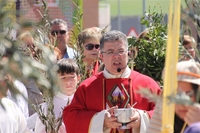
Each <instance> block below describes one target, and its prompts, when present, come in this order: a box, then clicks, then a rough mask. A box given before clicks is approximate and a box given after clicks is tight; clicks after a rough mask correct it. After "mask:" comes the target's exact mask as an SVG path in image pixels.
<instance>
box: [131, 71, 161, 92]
mask: <svg viewBox="0 0 200 133" xmlns="http://www.w3.org/2000/svg"><path fill="white" fill-rule="evenodd" d="M131 78H132V80H133V83H136V84H138V85H140V86H143V87H149V88H157V89H160V87H159V86H158V84H157V83H156V81H155V80H153V79H152V78H151V77H149V76H147V75H144V74H141V73H139V72H136V71H131Z"/></svg>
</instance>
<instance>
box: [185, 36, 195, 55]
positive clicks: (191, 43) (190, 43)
mask: <svg viewBox="0 0 200 133" xmlns="http://www.w3.org/2000/svg"><path fill="white" fill-rule="evenodd" d="M183 46H184V48H185V49H186V50H187V51H188V52H189V53H190V55H191V56H192V57H193V58H195V48H196V41H195V40H194V38H193V37H191V36H189V35H184V36H183Z"/></svg>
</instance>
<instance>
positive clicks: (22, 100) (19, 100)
mask: <svg viewBox="0 0 200 133" xmlns="http://www.w3.org/2000/svg"><path fill="white" fill-rule="evenodd" d="M14 86H15V87H16V88H17V89H18V90H19V92H20V93H21V94H17V95H16V98H15V97H14V96H13V95H12V94H11V93H10V91H9V90H8V92H7V97H8V98H9V99H11V100H12V101H13V102H14V103H15V104H16V105H17V106H18V107H19V109H20V110H21V112H22V113H23V114H24V116H25V118H26V119H27V118H28V117H29V112H28V101H27V100H28V92H27V90H26V87H25V85H24V84H23V83H22V82H20V81H18V80H15V81H14ZM23 96H24V97H23Z"/></svg>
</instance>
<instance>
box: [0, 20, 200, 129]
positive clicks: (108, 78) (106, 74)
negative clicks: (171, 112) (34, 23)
mask: <svg viewBox="0 0 200 133" xmlns="http://www.w3.org/2000/svg"><path fill="white" fill-rule="evenodd" d="M50 25H51V30H50V33H49V42H50V43H49V44H46V46H47V47H51V48H53V50H54V55H55V59H56V61H55V62H56V65H57V66H58V70H57V79H58V86H59V90H57V92H56V93H55V94H54V97H53V104H54V110H53V112H54V114H55V117H56V118H58V117H60V116H62V123H61V126H60V128H59V130H58V132H59V133H87V132H90V133H157V132H158V133H160V132H161V131H162V125H161V123H162V122H161V121H162V119H161V116H162V102H161V101H158V102H156V103H154V102H152V101H149V99H147V98H145V97H142V96H141V95H140V94H139V93H138V90H139V89H140V88H146V89H148V90H149V91H150V92H152V93H154V94H157V95H162V91H163V90H161V89H160V86H159V84H158V83H157V82H156V81H154V80H153V79H152V78H150V77H148V76H146V75H143V74H141V73H140V72H137V71H135V70H131V69H130V68H129V66H128V60H129V55H130V51H129V47H128V46H129V44H128V40H127V36H126V35H125V34H124V33H122V32H121V31H117V30H112V31H107V32H106V33H103V34H102V31H101V29H100V28H98V27H91V28H86V29H84V30H82V31H81V32H80V33H79V34H78V44H77V47H78V49H76V50H75V49H74V48H72V47H71V46H70V45H69V38H70V35H69V31H68V27H67V23H66V22H65V21H64V20H62V19H54V20H52V21H51V23H50ZM146 34H148V32H146V31H145V34H143V33H142V34H141V35H140V36H139V37H138V39H140V38H145V36H146ZM18 38H19V39H20V40H21V41H23V42H24V45H26V47H28V48H29V49H30V53H31V55H30V56H33V57H34V56H35V54H36V53H35V50H33V49H35V46H34V39H33V37H32V36H31V34H30V32H28V31H26V32H24V33H22V34H21V35H20V36H19V37H18ZM183 46H184V47H185V49H186V50H187V51H188V53H189V54H190V55H189V56H185V57H184V58H183V59H181V61H180V62H178V64H177V68H174V69H177V71H178V74H177V79H178V87H177V92H182V93H184V94H185V96H187V97H189V98H190V99H191V101H192V102H193V104H191V105H184V104H176V106H175V119H174V132H175V133H183V132H184V133H200V117H199V115H198V114H199V113H200V105H199V95H197V94H199V85H200V66H199V63H198V60H197V55H196V54H195V50H196V42H195V40H194V39H193V38H192V37H191V36H188V35H184V36H183ZM138 52H139V51H138ZM80 54H82V56H83V58H82V61H83V62H84V63H85V66H86V67H85V71H86V72H87V78H86V79H85V80H84V81H82V82H80V78H81V73H80V69H79V67H78V64H77V62H76V60H75V55H80ZM2 59H4V60H6V56H5V58H2ZM101 66H103V67H101ZM29 81H30V82H28V84H23V83H22V82H21V81H19V80H17V79H12V77H11V76H9V75H5V76H1V77H0V85H1V87H4V88H5V89H4V91H5V92H1V91H0V99H1V104H2V105H3V106H0V133H29V132H32V133H45V132H46V127H45V125H44V124H43V121H42V120H41V119H40V117H39V116H38V114H37V113H36V112H35V111H34V110H33V109H32V108H31V106H29V105H30V104H40V105H41V107H42V109H43V111H44V113H45V112H47V104H46V103H45V101H43V99H42V93H41V91H40V89H39V88H38V87H37V85H36V83H35V81H34V79H29ZM6 82H12V83H13V84H14V85H15V86H16V88H18V90H19V91H20V92H21V94H23V96H21V95H17V97H15V98H13V97H12V96H13V95H12V91H9V88H8V86H6ZM78 84H79V86H78ZM27 99H28V101H29V102H30V103H28V101H27ZM133 105H134V107H133ZM119 108H131V111H132V114H133V115H132V116H130V122H127V123H120V122H118V121H117V118H116V114H115V110H116V109H119ZM13 110H14V111H15V113H13ZM124 124H125V127H126V128H121V127H122V126H124Z"/></svg>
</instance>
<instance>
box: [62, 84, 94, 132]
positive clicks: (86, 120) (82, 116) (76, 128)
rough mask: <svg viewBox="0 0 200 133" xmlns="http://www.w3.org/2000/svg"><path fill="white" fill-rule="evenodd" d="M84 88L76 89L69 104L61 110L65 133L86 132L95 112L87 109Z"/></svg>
mask: <svg viewBox="0 0 200 133" xmlns="http://www.w3.org/2000/svg"><path fill="white" fill-rule="evenodd" d="M85 95H86V94H85V90H84V88H81V86H80V87H79V88H78V89H77V91H76V93H75V95H74V98H73V100H72V102H71V104H70V105H69V106H67V107H65V109H64V111H63V122H64V124H65V126H66V130H67V133H78V132H80V131H82V132H88V129H89V126H90V120H91V119H92V117H93V116H94V115H95V114H96V113H97V112H96V111H93V110H88V109H87V103H86V96H85Z"/></svg>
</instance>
